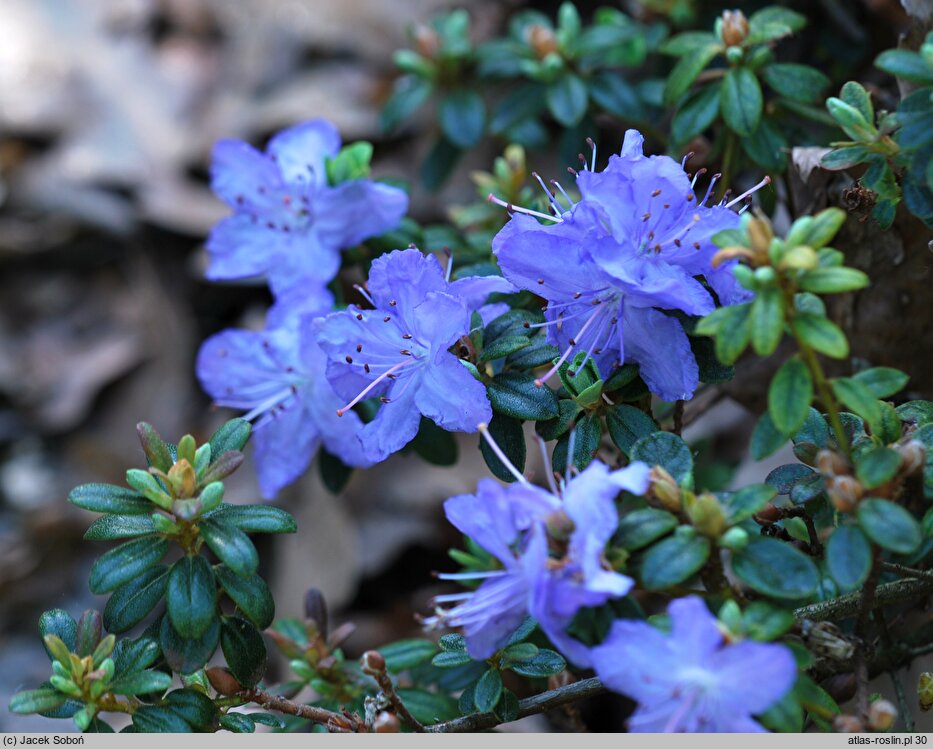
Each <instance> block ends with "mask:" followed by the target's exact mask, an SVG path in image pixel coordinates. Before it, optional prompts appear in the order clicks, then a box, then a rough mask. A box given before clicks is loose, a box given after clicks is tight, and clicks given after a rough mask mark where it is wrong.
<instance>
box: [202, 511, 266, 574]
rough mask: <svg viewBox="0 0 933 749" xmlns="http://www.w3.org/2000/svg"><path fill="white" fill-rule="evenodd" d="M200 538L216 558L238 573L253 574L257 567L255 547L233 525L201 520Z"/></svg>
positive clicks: (257, 557) (247, 537) (212, 520)
mask: <svg viewBox="0 0 933 749" xmlns="http://www.w3.org/2000/svg"><path fill="white" fill-rule="evenodd" d="M199 527H200V530H201V538H203V539H204V543H206V544H207V546H208V548H209V549H210V550H211V551H213V552H214V554H216V555H217V558H218V559H219V560H220V561H221V562H223V563H224V564H225V565H227V567H229V568H230V569H231V570H233V571H234V572H235V573H236V574H238V575H243V576H246V575H252V574H255V572H256V570H257V569H258V568H259V554H257V552H256V547H255V546H253V542H252V541H250V540H249V536H247V535H246V534H245V533H244V532H243V531H241V530H240V529H239V528H237V527H236V526H235V525H231V524H229V523H227V522H221V521H220V520H215V519H211V520H202V521H201V522H200V524H199Z"/></svg>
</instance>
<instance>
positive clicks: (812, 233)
mask: <svg viewBox="0 0 933 749" xmlns="http://www.w3.org/2000/svg"><path fill="white" fill-rule="evenodd" d="M812 218H813V220H812V221H811V222H810V223H809V224H808V226H807V231H806V234H805V235H804V236H803V237H802V238H801V241H800V244H805V245H809V246H810V247H812V248H813V249H814V250H819V249H822V248H823V247H825V246H826V245H827V244H829V242H830V241H831V240H832V238H833V237H835V236H836V233H837V232H838V231H839V230H840V229H841V228H842V225H843V224H845V222H846V212H845V211H844V210H842V209H841V208H826V209H824V210H822V211H820V212H819V213H817V214H816V215H815V216H813V217H812Z"/></svg>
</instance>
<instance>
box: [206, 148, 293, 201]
mask: <svg viewBox="0 0 933 749" xmlns="http://www.w3.org/2000/svg"><path fill="white" fill-rule="evenodd" d="M210 174H211V189H212V190H213V191H214V192H215V193H216V194H217V195H218V196H219V197H220V198H221V199H222V200H223V201H224V202H225V203H227V205H229V206H231V207H232V208H248V209H253V210H257V209H261V207H263V206H267V205H268V204H269V197H268V193H269V191H275V190H276V189H278V188H279V187H280V186H281V184H282V177H281V174H280V172H279V169H278V167H277V166H276V165H275V162H274V161H272V159H270V158H269V157H268V156H266V155H265V154H262V153H260V152H259V151H257V150H256V149H255V148H253V147H252V146H251V145H249V144H248V143H244V142H243V141H241V140H220V141H217V143H216V144H215V145H214V148H213V151H212V152H211V167H210Z"/></svg>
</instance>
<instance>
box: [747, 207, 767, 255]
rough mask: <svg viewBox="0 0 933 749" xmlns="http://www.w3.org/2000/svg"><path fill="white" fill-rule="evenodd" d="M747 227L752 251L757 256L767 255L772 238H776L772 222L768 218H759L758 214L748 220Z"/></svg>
mask: <svg viewBox="0 0 933 749" xmlns="http://www.w3.org/2000/svg"><path fill="white" fill-rule="evenodd" d="M746 229H747V230H748V238H749V239H750V240H751V248H752V251H753V252H754V253H755V255H757V256H760V257H767V255H768V248H769V247H770V246H771V240H772V239H774V232H773V231H772V230H771V222H770V221H768V219H767V218H758V217H757V216H756V217H755V218H753V219H751V220H750V221H749V222H748V226H747V227H746Z"/></svg>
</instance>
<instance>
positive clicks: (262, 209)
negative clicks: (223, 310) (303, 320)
mask: <svg viewBox="0 0 933 749" xmlns="http://www.w3.org/2000/svg"><path fill="white" fill-rule="evenodd" d="M339 150H340V135H339V134H338V132H337V129H336V128H335V127H334V126H333V125H332V124H331V123H330V122H327V121H326V120H311V121H309V122H305V123H302V124H300V125H296V126H294V127H291V128H288V129H287V130H283V131H282V132H280V133H279V134H278V135H276V136H274V137H273V138H272V140H271V141H269V146H268V148H267V149H266V152H265V153H261V152H260V151H257V150H256V149H255V148H253V147H252V146H250V145H249V144H248V143H244V142H242V141H238V140H222V141H219V142H218V143H217V144H216V145H215V146H214V151H213V160H212V163H211V186H212V188H213V189H214V192H215V193H216V194H217V195H218V196H219V197H220V198H222V199H223V200H224V201H225V202H226V203H227V204H228V205H229V206H230V207H231V208H233V215H232V216H229V217H227V218H225V219H223V220H222V221H221V222H220V223H218V224H217V225H216V226H215V227H214V229H213V230H212V231H211V234H210V237H209V238H208V240H207V250H208V252H209V253H210V260H211V262H210V267H209V268H208V271H207V277H208V278H211V279H231V278H246V277H251V276H265V277H266V278H267V279H268V281H269V284H270V286H271V287H272V290H273V292H274V293H275V294H276V295H279V294H283V293H286V292H287V291H289V290H290V289H293V288H294V287H295V286H299V285H303V286H306V293H308V292H307V289H308V288H310V289H318V288H320V287H321V286H322V285H323V284H326V283H327V282H328V281H330V280H331V279H332V278H333V277H334V276H335V275H336V274H337V271H338V269H339V268H340V250H342V249H344V248H346V247H352V246H353V245H356V244H358V243H359V242H362V241H363V240H364V239H367V238H368V237H372V236H375V235H377V234H381V233H382V232H385V231H389V230H391V229H394V228H396V227H397V226H398V225H399V223H400V222H401V219H402V217H403V216H404V215H405V212H406V210H407V209H408V196H407V195H406V194H405V192H404V191H402V190H400V189H398V188H396V187H391V186H389V185H384V184H380V183H378V182H373V181H372V180H368V179H357V180H351V181H349V182H344V183H342V184H339V185H336V186H333V187H331V186H329V185H328V184H327V173H326V169H325V160H326V159H327V158H328V157H333V156H336V155H337V153H338V152H339Z"/></svg>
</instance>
